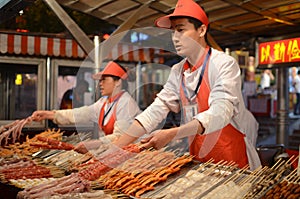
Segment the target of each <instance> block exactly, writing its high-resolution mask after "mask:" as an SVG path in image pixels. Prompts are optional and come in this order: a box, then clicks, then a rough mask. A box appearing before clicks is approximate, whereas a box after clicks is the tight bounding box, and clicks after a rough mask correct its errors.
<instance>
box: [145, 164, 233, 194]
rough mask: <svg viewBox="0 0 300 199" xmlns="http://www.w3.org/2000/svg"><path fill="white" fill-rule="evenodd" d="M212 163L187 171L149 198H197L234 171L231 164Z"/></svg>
mask: <svg viewBox="0 0 300 199" xmlns="http://www.w3.org/2000/svg"><path fill="white" fill-rule="evenodd" d="M212 162H213V160H210V161H208V162H206V163H203V164H201V165H200V166H199V167H198V168H195V169H191V170H189V171H188V172H187V173H186V174H185V175H184V176H182V177H180V178H178V179H177V180H176V181H175V182H174V183H172V184H170V185H168V186H166V187H164V188H163V189H161V190H159V192H157V193H155V194H153V195H151V198H164V199H171V198H182V199H193V198H198V197H199V196H200V195H201V194H203V193H205V192H206V191H207V190H208V189H210V188H211V187H213V186H215V185H216V184H217V183H219V182H220V181H222V180H223V179H224V178H226V177H227V176H228V175H231V173H232V172H233V170H235V169H236V164H235V163H233V162H229V163H227V162H226V161H221V162H219V163H218V164H212Z"/></svg>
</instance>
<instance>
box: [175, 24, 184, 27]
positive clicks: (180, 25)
mask: <svg viewBox="0 0 300 199" xmlns="http://www.w3.org/2000/svg"><path fill="white" fill-rule="evenodd" d="M182 26H184V24H182V23H180V24H176V25H175V27H174V28H180V27H182Z"/></svg>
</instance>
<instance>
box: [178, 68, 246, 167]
mask: <svg viewBox="0 0 300 199" xmlns="http://www.w3.org/2000/svg"><path fill="white" fill-rule="evenodd" d="M208 67H209V64H207V66H206V69H205V71H204V77H203V81H202V83H201V85H200V88H199V91H198V93H197V95H196V101H197V104H198V111H199V113H201V112H203V111H205V110H207V109H208V108H209V105H208V98H209V94H210V87H209V81H208ZM180 96H181V100H182V104H183V105H187V104H188V100H187V98H186V97H185V95H184V91H183V88H182V86H181V88H180ZM244 136H245V135H244V134H242V133H241V132H239V131H238V130H237V129H236V128H235V127H233V126H232V125H231V124H228V125H227V126H225V127H224V128H223V129H220V130H217V131H215V132H211V133H209V134H204V135H198V134H197V135H195V136H190V137H189V144H190V154H191V155H194V156H195V159H197V160H199V161H201V162H206V161H208V160H210V159H213V160H214V163H217V162H219V161H221V160H226V161H233V162H235V163H237V164H238V166H239V168H243V167H244V166H246V165H248V158H247V153H246V144H245V141H244Z"/></svg>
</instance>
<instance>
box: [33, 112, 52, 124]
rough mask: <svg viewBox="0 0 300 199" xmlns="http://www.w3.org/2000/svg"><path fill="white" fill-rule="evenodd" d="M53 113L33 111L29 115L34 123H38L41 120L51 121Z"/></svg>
mask: <svg viewBox="0 0 300 199" xmlns="http://www.w3.org/2000/svg"><path fill="white" fill-rule="evenodd" d="M54 114H55V111H35V112H33V113H32V115H31V119H32V120H33V121H36V122H40V121H42V120H46V119H48V120H53V119H54Z"/></svg>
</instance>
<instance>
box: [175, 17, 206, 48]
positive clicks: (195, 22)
mask: <svg viewBox="0 0 300 199" xmlns="http://www.w3.org/2000/svg"><path fill="white" fill-rule="evenodd" d="M183 18H185V19H187V20H188V21H189V22H190V23H191V24H193V25H194V27H195V29H196V30H197V29H198V28H200V27H201V26H202V24H203V23H202V22H201V21H200V20H198V19H196V18H194V17H189V16H173V17H170V20H173V19H183ZM208 31H209V24H208V27H207V28H206V33H205V35H204V38H205V41H206V42H208V40H207V33H208Z"/></svg>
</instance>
